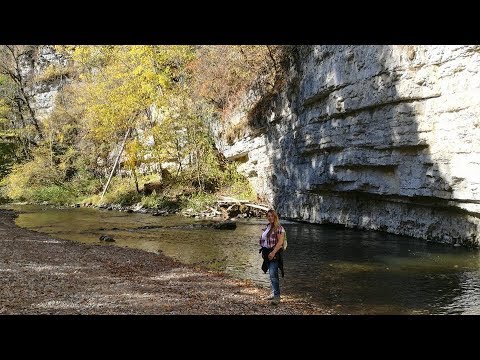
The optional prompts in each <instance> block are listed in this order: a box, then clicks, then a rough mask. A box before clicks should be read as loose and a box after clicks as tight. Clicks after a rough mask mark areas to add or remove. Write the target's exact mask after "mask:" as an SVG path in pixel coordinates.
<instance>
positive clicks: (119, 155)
mask: <svg viewBox="0 0 480 360" xmlns="http://www.w3.org/2000/svg"><path fill="white" fill-rule="evenodd" d="M129 134H130V128H128V130H127V132H126V133H125V137H124V138H123V142H122V146H121V147H120V151H119V152H118V155H117V158H116V159H115V164H113V168H112V172H111V173H110V176H109V177H108V181H107V183H106V184H105V188H104V189H103V192H102V196H101V197H100V202H102V200H103V196H104V195H105V193H106V192H107V189H108V185H110V181H111V180H112V177H113V174H114V173H115V168H116V167H117V165H118V162H119V161H120V157H121V156H122V153H123V148H124V147H125V143H126V142H127V138H128V135H129Z"/></svg>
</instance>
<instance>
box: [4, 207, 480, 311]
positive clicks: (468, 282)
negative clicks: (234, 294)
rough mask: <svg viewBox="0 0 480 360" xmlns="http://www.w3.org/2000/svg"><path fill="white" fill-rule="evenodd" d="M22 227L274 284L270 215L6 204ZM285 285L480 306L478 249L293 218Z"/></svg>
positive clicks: (334, 302) (332, 297)
mask: <svg viewBox="0 0 480 360" xmlns="http://www.w3.org/2000/svg"><path fill="white" fill-rule="evenodd" d="M3 207H4V208H12V209H15V210H17V211H19V212H20V215H19V217H18V218H17V220H16V223H17V225H18V226H21V227H25V228H29V229H32V230H36V231H40V232H44V233H48V234H50V235H52V236H55V237H58V238H63V239H69V240H75V241H80V242H84V243H100V241H99V240H98V239H99V236H100V235H104V234H106V235H110V236H112V237H114V238H115V240H116V242H115V243H111V244H105V243H103V242H102V245H104V246H115V245H116V246H124V247H132V248H139V249H143V250H146V251H150V252H163V253H164V254H165V255H167V256H171V257H173V258H175V259H178V260H179V261H181V262H184V263H188V264H198V265H202V266H205V267H207V268H210V269H215V270H220V271H225V272H227V273H229V274H231V275H233V276H235V277H238V278H243V279H251V280H253V281H254V282H255V283H257V284H258V285H260V286H264V287H269V280H268V274H264V273H263V272H262V271H261V269H260V267H261V263H262V260H261V257H260V255H259V254H258V249H259V246H258V237H259V236H260V233H261V229H262V227H263V225H264V224H265V221H262V220H258V219H256V220H240V221H238V226H237V229H236V230H233V231H231V230H230V231H229V230H215V229H212V228H206V227H200V226H199V225H201V224H202V223H203V222H202V221H200V220H195V219H191V218H186V217H182V216H166V217H156V216H152V215H150V214H138V213H133V214H129V213H125V212H115V211H108V210H98V209H91V208H65V209H56V208H52V207H48V206H36V205H7V206H3ZM284 227H285V229H286V231H287V234H288V249H287V250H286V252H285V253H284V259H285V278H283V279H281V283H280V284H281V288H282V291H283V292H284V293H286V294H293V295H299V296H302V297H306V298H308V299H310V301H312V302H317V303H319V304H321V305H323V306H328V307H331V308H334V309H335V311H336V312H338V313H344V314H480V253H479V251H478V250H468V249H464V248H454V247H450V246H445V245H441V244H435V243H429V242H426V241H423V240H419V239H413V238H409V237H403V236H396V235H392V234H386V233H382V232H375V231H363V230H353V229H344V228H341V227H336V226H331V225H314V224H305V223H294V222H285V223H284Z"/></svg>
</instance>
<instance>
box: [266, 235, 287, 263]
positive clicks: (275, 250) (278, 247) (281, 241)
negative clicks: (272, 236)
mask: <svg viewBox="0 0 480 360" xmlns="http://www.w3.org/2000/svg"><path fill="white" fill-rule="evenodd" d="M283 236H284V235H283V234H277V240H278V241H277V245H275V247H274V248H273V250H272V252H271V253H270V254H268V260H272V259H273V257H274V256H275V254H276V253H277V252H278V250H280V249H281V248H282V246H283Z"/></svg>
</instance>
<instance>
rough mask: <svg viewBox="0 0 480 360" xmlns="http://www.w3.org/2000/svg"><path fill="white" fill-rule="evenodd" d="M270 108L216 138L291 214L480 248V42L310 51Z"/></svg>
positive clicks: (249, 104) (240, 113)
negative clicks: (239, 134) (240, 132)
mask: <svg viewBox="0 0 480 360" xmlns="http://www.w3.org/2000/svg"><path fill="white" fill-rule="evenodd" d="M259 100H260V101H259ZM261 101H262V99H261V96H260V95H258V94H255V93H253V92H252V93H250V94H249V96H248V97H247V98H246V99H245V101H244V102H243V103H242V104H241V106H239V108H238V109H237V111H236V113H234V114H233V115H232V118H231V119H232V120H231V121H232V122H238V121H240V120H239V119H241V118H242V117H246V114H247V112H248V111H250V113H252V112H251V110H252V108H253V107H255V106H258V104H259V103H260V102H261ZM267 105H268V106H267V107H266V110H265V111H263V112H262V113H261V114H260V115H257V116H256V117H255V116H254V117H251V118H250V119H249V120H248V121H249V123H250V131H249V132H247V133H246V134H245V136H244V137H243V138H241V139H238V140H237V141H236V142H235V143H234V144H233V145H229V144H228V143H227V142H226V141H224V139H223V138H222V129H221V127H220V126H219V127H218V128H217V131H218V138H217V140H216V141H217V146H218V147H219V148H220V149H221V150H222V152H223V153H224V155H225V156H226V157H227V158H228V159H236V160H238V161H239V162H240V163H241V165H240V166H239V170H240V171H241V172H243V173H244V174H245V175H246V176H247V177H249V179H250V181H251V183H252V185H253V186H254V187H255V189H256V191H257V193H258V194H259V195H260V196H262V197H264V199H265V200H266V201H268V202H269V203H270V204H271V205H273V206H274V207H275V208H276V209H277V210H278V211H279V212H280V214H281V215H282V217H284V218H291V219H300V220H305V221H308V222H312V223H336V224H344V225H346V226H347V227H356V228H362V229H378V230H383V231H388V232H392V233H396V234H402V235H409V236H414V237H419V238H423V239H427V240H432V241H438V242H445V243H451V244H455V243H458V244H462V245H474V246H478V245H479V238H480V46H464V45H462V46H460V45H459V46H417V45H416V46H313V47H304V48H302V49H300V52H299V54H298V56H297V61H296V63H295V64H294V65H292V67H291V69H290V71H289V79H288V82H287V85H286V86H285V87H284V89H283V90H282V92H280V93H279V94H277V95H275V96H274V97H273V98H272V99H271V100H269V101H268V104H267Z"/></svg>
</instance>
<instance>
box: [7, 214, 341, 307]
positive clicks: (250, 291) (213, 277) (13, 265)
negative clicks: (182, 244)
mask: <svg viewBox="0 0 480 360" xmlns="http://www.w3.org/2000/svg"><path fill="white" fill-rule="evenodd" d="M17 216H18V212H17V211H15V210H12V209H7V208H4V209H0V242H2V243H3V246H2V250H4V252H6V253H7V254H8V255H9V257H6V256H5V254H3V255H4V256H2V257H1V258H2V259H4V260H3V261H2V262H3V263H0V270H1V271H2V273H3V274H7V275H8V276H3V277H2V282H4V284H2V286H1V287H0V288H2V291H1V292H2V294H1V295H2V296H0V299H2V303H3V304H2V303H0V313H3V314H44V313H47V314H77V313H78V314H207V315H208V314H212V315H213V314H222V315H224V314H232V315H233V314H277V315H298V314H305V315H310V314H322V315H323V314H332V313H333V311H331V310H329V309H322V308H320V307H318V306H317V305H314V304H312V303H309V302H308V301H307V300H305V299H300V298H297V297H293V296H289V295H286V296H283V301H282V303H281V304H280V305H279V306H272V305H270V304H269V303H268V302H267V301H265V300H263V298H264V297H265V296H267V295H268V293H269V291H268V290H267V289H264V288H261V287H259V286H256V285H253V284H252V282H249V281H247V280H240V279H236V278H234V277H232V276H230V275H228V274H225V273H222V272H218V271H212V270H207V269H205V268H202V267H199V266H191V265H188V264H183V263H180V262H179V261H177V260H174V259H172V258H170V257H167V256H165V255H164V254H154V253H151V252H147V251H144V250H140V249H133V248H123V247H118V246H111V245H103V244H98V245H97V244H95V245H88V244H83V243H80V242H75V241H71V240H65V239H60V238H54V237H51V236H49V235H47V234H45V233H41V232H38V231H34V230H30V229H24V228H21V227H19V226H17V225H16V224H15V218H16V217H17ZM0 252H1V251H0ZM59 253H61V254H62V255H61V256H56V254H59ZM88 253H92V258H91V259H90V258H89V257H88V256H87V257H86V256H85V254H88ZM25 254H31V256H26V257H25ZM58 258H60V262H62V261H63V263H62V264H60V263H55V261H57V260H58ZM69 258H71V259H72V262H78V261H80V260H79V259H81V261H80V264H77V265H75V264H73V265H72V264H70V263H69V262H68V261H67V260H68V259H69ZM52 259H57V260H55V261H53V260H52ZM52 262H53V263H52ZM57 262H58V261H57ZM115 262H119V263H121V264H119V265H118V266H116V267H115V269H117V268H121V269H123V268H127V269H130V270H131V271H123V270H122V271H120V272H118V271H113V272H112V263H115ZM126 263H128V266H126V265H127V264H126ZM159 264H161V265H159ZM74 265H75V266H76V267H77V268H78V267H79V266H80V267H81V268H82V269H84V270H82V271H83V272H84V275H85V278H82V277H81V276H80V277H79V275H81V272H80V273H78V271H77V270H78V269H77V270H75V271H74V270H72V269H74V268H75V266H74ZM157 265H158V266H157ZM60 268H61V274H62V275H61V277H62V276H63V277H65V278H70V277H72V276H73V277H76V279H77V280H76V281H75V282H74V283H73V284H69V282H68V281H65V279H64V278H62V279H61V280H62V281H59V279H57V281H52V279H56V278H58V277H59V276H57V275H55V274H56V272H58V271H59V269H60ZM32 269H33V270H32ZM35 269H42V270H35ZM49 269H50V270H49ZM69 269H70V270H69ZM91 269H95V276H91V275H92V270H91ZM259 271H260V269H259ZM98 273H102V275H101V276H99V274H98ZM172 273H174V274H175V277H174V278H173V277H172V278H171V279H170V278H169V277H171V276H173V275H171V274H172ZM35 278H37V279H35ZM99 278H100V279H104V280H105V281H107V282H108V283H109V284H110V285H112V284H113V285H115V284H117V285H118V286H120V287H121V288H122V286H123V287H126V288H128V289H130V290H131V288H135V289H136V288H138V287H139V286H145V287H147V288H150V289H151V293H150V295H151V296H150V295H149V296H147V297H146V299H150V300H149V302H148V306H146V304H144V303H143V302H142V301H141V299H142V298H141V297H138V296H137V298H134V300H131V299H130V298H129V297H128V295H125V294H129V293H131V291H130V292H129V291H126V290H125V289H124V288H122V289H117V290H118V292H117V293H113V294H112V289H111V287H112V286H110V287H105V288H104V287H103V286H102V284H101V283H102V282H104V281H103V280H102V281H100V283H99V282H98V281H97V280H98V279H99ZM157 278H161V279H162V281H157V282H155V280H152V279H157ZM46 279H49V280H48V281H47V280H46ZM95 279H97V280H95ZM165 279H166V280H165ZM168 279H170V280H168ZM182 279H183V280H182ZM188 279H193V280H192V281H189V280H188ZM195 279H197V281H196V280H195ZM152 281H153V282H152ZM198 281H199V283H197V282H198ZM45 282H51V284H49V283H45ZM59 283H62V284H65V286H66V287H68V288H69V290H68V291H66V292H67V294H64V292H63V291H62V288H61V286H60V288H58V289H57V290H58V292H57V293H56V295H57V296H55V294H54V293H53V294H52V292H51V291H52V288H53V289H55V288H57V287H58V286H56V285H58V284H59ZM78 283H82V284H84V285H85V286H86V288H82V286H79V287H78V288H77V290H78V291H75V289H76V287H75V285H76V284H78ZM52 285H53V287H52ZM15 287H16V289H14V288H15ZM25 287H27V288H28V289H30V290H29V291H30V293H27V295H25V296H22V293H21V292H20V293H19V291H17V290H18V289H23V288H25ZM92 287H93V288H98V291H100V293H98V292H97V293H96V295H95V296H96V297H97V298H98V297H100V298H101V297H102V296H107V295H108V296H110V297H109V299H117V300H118V301H117V303H116V302H115V301H113V303H112V305H111V307H104V306H102V305H101V304H98V303H93V305H92V304H90V305H91V306H90V307H85V306H84V305H82V304H81V303H78V304H76V303H75V299H77V298H79V297H80V298H82V299H83V300H85V299H87V300H86V301H87V303H88V291H87V294H82V291H83V292H85V291H84V290H85V289H87V290H88V289H91V288H92ZM185 288H187V289H188V291H186V292H185V291H184V290H185ZM9 289H10V291H9ZM12 289H14V291H13V292H12V291H11V290H12ZM44 289H46V290H45V291H46V292H45V291H44ZM104 289H105V290H104ZM32 291H33V294H41V295H38V296H37V298H35V296H33V297H32V295H31V294H32ZM102 291H103V292H107V293H108V294H106V293H105V294H102ZM72 292H73V293H72ZM178 292H180V294H181V295H183V296H179V294H178ZM120 293H121V294H120ZM10 294H14V297H13V298H12V295H10ZM28 294H29V295H28ZM49 294H50V295H51V296H49ZM68 295H71V296H70V298H69V297H68ZM117 295H118V296H117ZM65 296H66V297H67V298H68V300H66V299H65ZM59 298H61V299H63V300H59ZM165 298H174V299H176V301H171V300H169V301H170V303H169V304H165V301H166V300H165ZM209 298H210V299H209ZM155 299H160V300H159V301H158V304H157V305H158V306H156V305H155V303H156V301H155ZM42 301H43V302H42ZM132 301H133V302H132ZM167 302H168V301H167ZM185 303H187V304H188V305H184V304H185ZM9 304H10V305H9ZM45 304H46V305H45ZM48 304H50V305H51V306H49V305H48ZM62 304H63V305H62Z"/></svg>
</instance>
